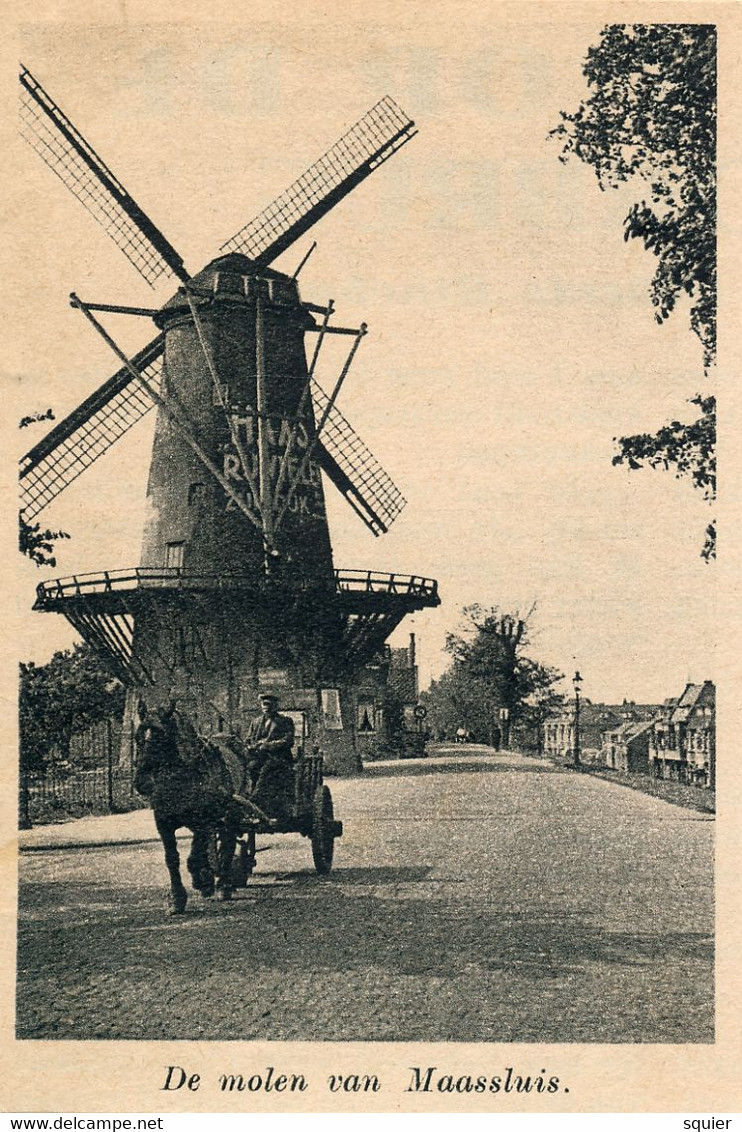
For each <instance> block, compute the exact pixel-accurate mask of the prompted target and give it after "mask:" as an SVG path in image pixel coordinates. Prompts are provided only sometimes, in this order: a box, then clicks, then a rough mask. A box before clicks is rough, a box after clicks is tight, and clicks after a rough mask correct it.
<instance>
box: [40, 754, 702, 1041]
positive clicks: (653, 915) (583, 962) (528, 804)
mask: <svg viewBox="0 0 742 1132" xmlns="http://www.w3.org/2000/svg"><path fill="white" fill-rule="evenodd" d="M331 786H332V791H333V795H334V797H335V802H336V811H338V816H339V817H341V818H342V819H343V821H344V822H345V835H344V837H343V838H342V840H341V841H340V842H339V843H338V845H337V848H336V857H335V867H334V869H333V872H332V874H331V875H330V876H329V877H324V878H323V877H318V876H316V875H315V874H314V872H313V869H312V862H311V852H310V848H309V844H308V842H307V841H305V840H304V839H302V838H301V837H300V836H298V835H283V836H274V837H272V838H271V837H267V838H264V839H263V840H262V844H263V845H264V846H267V848H266V849H265V851H264V852H262V853H261V854H260V855H259V858H258V862H259V870H258V872H257V873H256V874H255V876H254V877H253V878H252V880H251V881H250V885H249V888H248V889H246V890H242V891H241V892H239V893H238V894H237V896H236V898H235V900H234V901H233V902H232V904H220V903H217V902H216V901H209V902H206V901H203V900H201V898H200V897H198V896H197V895H196V894H193V895H192V897H191V900H190V903H189V907H188V912H187V914H186V916H185V917H182V918H172V917H169V916H168V915H167V914H166V911H165V902H164V896H165V891H166V887H167V885H166V880H167V874H166V872H165V867H164V862H163V859H162V851H161V847H160V845H159V843H156V842H155V841H154V840H148V839H151V838H152V835H153V824H152V817H151V814H149V812H147V811H140V812H137V813H134V814H126V815H121V816H118V817H108V818H95V819H86V820H84V821H80V822H75V823H69V824H68V825H65V826H61V827H59V826H57V827H46V828H43V829H37V830H32V831H29V832H28V833H27V834H24V835H23V836H22V840H23V844H24V845H25V849H26V851H24V852H23V853H22V855H21V862H20V864H21V888H20V910H19V950H18V956H19V958H18V1036H19V1037H22V1038H46V1039H48V1038H67V1039H70V1038H72V1039H83V1038H108V1039H110V1038H131V1039H179V1038H180V1039H198V1038H201V1039H227V1040H228V1039H243V1040H247V1039H252V1040H257V1039H266V1038H267V1039H273V1040H284V1041H302V1040H304V1041H308V1040H355V1041H364V1040H366V1041H447V1040H450V1041H459V1042H462V1041H488V1042H510V1041H513V1042H711V1041H713V939H712V931H713V888H712V850H713V828H714V826H713V819H712V818H710V817H709V816H707V815H704V814H699V813H696V812H694V811H691V810H686V809H681V808H679V807H675V806H672V805H670V804H668V803H666V802H663V801H660V800H659V799H656V798H651V797H648V796H646V795H643V794H640V793H636V792H634V791H631V790H628V789H625V788H623V787H621V786H618V785H615V784H613V783H610V782H606V781H604V780H602V779H597V778H593V777H590V776H589V775H587V774H578V773H575V772H574V771H569V770H563V769H561V770H560V769H558V768H555V767H553V766H552V765H551V764H549V763H547V762H544V761H541V760H536V759H531V758H526V757H522V756H519V755H517V754H511V753H505V754H495V753H494V752H492V751H491V750H490V749H488V748H481V747H477V748H467V749H466V751H465V752H464V751H462V750H461V749H460V748H448V749H447V750H446V749H444V750H443V752H442V753H441V754H439V755H438V756H437V757H435V758H430V759H427V760H411V761H409V762H401V763H399V762H395V763H380V764H375V765H373V766H371V767H370V768H368V769H367V771H366V773H365V774H364V776H363V777H359V778H357V779H352V780H338V779H333V780H331ZM65 843H67V845H68V846H69V844H70V843H77V844H78V847H76V848H71V847H64V845H65ZM181 849H182V850H187V843H185V842H182V843H181ZM185 855H186V854H185V852H183V851H182V852H181V856H182V857H185Z"/></svg>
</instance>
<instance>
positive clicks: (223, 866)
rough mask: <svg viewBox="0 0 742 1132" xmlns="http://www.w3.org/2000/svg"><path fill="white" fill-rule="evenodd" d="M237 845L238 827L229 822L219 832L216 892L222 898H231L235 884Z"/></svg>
mask: <svg viewBox="0 0 742 1132" xmlns="http://www.w3.org/2000/svg"><path fill="white" fill-rule="evenodd" d="M236 845H237V829H236V827H235V826H233V825H230V824H229V823H228V822H225V824H224V825H223V826H222V827H221V830H220V832H219V854H218V865H217V876H218V879H217V886H216V894H217V897H218V898H219V899H220V900H231V899H232V892H233V890H234V886H233V884H232V861H233V859H234V851H235V846H236Z"/></svg>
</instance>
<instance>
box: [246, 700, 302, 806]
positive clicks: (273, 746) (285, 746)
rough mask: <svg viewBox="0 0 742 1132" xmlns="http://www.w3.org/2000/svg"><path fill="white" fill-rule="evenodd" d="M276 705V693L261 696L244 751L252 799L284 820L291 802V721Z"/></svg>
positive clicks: (292, 771)
mask: <svg viewBox="0 0 742 1132" xmlns="http://www.w3.org/2000/svg"><path fill="white" fill-rule="evenodd" d="M278 705H279V701H278V696H275V695H273V693H272V692H266V693H265V694H264V695H262V696H261V697H260V709H261V713H262V714H261V715H259V716H256V717H255V719H253V720H252V721H251V723H250V726H249V728H248V732H247V736H246V739H245V748H246V750H245V754H246V758H247V768H248V772H249V774H250V779H251V781H252V790H251V793H250V798H251V801H253V802H254V803H255V805H256V806H259V807H260V809H261V810H263V811H264V812H265V813H266V814H269V815H270V816H271V817H272V818H277V819H278V820H279V821H285V820H286V819H287V818H289V817H290V815H291V812H292V809H293V805H294V764H293V758H292V754H291V748H292V747H293V745H294V721H293V720H292V719H290V718H289V717H288V716H287V715H280V714H279V711H278Z"/></svg>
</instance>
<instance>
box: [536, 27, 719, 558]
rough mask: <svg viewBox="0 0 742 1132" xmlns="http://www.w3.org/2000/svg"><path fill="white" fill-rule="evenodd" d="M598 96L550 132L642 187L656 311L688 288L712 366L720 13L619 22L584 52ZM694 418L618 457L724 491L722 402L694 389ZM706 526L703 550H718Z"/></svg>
mask: <svg viewBox="0 0 742 1132" xmlns="http://www.w3.org/2000/svg"><path fill="white" fill-rule="evenodd" d="M583 74H584V75H585V78H586V79H587V83H588V87H589V88H590V95H589V97H588V98H586V99H585V101H584V102H583V103H582V104H581V105H580V107H579V108H578V110H577V111H576V112H575V113H574V114H567V113H564V112H563V113H562V115H561V117H562V121H561V123H560V125H559V126H557V128H556V129H555V130H554V131H552V132H553V133H554V134H556V135H557V136H558V137H559V138H560V139H561V142H562V153H561V157H560V159H561V160H562V161H567V160H568V159H569V158H570V157H571V156H575V157H578V158H579V159H580V160H581V161H584V162H586V164H588V165H591V166H592V167H593V169H594V170H595V174H596V176H597V179H598V184H599V186H600V188H601V189H602V190H604V189H606V188H617V187H618V186H619V185H621V184H623V183H625V182H628V181H632V182H636V183H637V185H641V183H642V182H643V183H644V185H645V189H644V193H643V194H642V197H641V199H640V200H638V201H637V202H636V203H634V204H633V205H632V207H631V208H630V210H629V212H628V214H627V216H626V219H625V221H624V238H625V239H627V240H628V239H639V240H641V241H642V243H643V244H644V247H645V248H646V249H647V250H648V251H651V252H652V254H653V255H654V256H655V257H656V258H657V268H656V271H655V274H654V278H653V279H652V283H651V287H650V296H651V300H652V303H653V305H654V309H655V317H656V319H657V322H659V323H661V322H664V321H665V319H667V318H668V317H669V315H670V314H671V313H672V311H673V310H674V309H675V306H676V304H677V302H678V299H679V298H680V297H681V296H682V295H683V294H685V295H687V296H688V297H689V299H690V324H691V327H692V329H693V331H694V332H695V334H696V335H697V336H698V338H699V340H700V342H701V345H702V347H703V365H704V370H705V372H706V374H708V372H709V370H710V369H711V367H712V366H713V364H714V361H715V358H716V28H715V27H714V26H713V25H712V24H614V25H611V26H608V27H606V28H604V29H603V32H602V33H601V38H600V42H599V43H598V44H597V46H595V47H591V48H590V50H589V51H588V55H587V59H586V61H585V64H584V67H583ZM689 404H692V405H695V406H696V407H697V408H698V409H700V413H699V415H698V416H697V418H696V419H695V420H694V421H692V422H691V423H684V422H680V421H673V422H672V423H671V424H668V425H665V426H664V427H662V428H660V429H659V430H658V431H657V432H656V433H640V434H637V435H635V436H624V437H620V438H618V439H617V444H618V452H617V454H616V455H615V456H614V458H613V463H614V464H626V465H627V466H628V467H629V468H630V469H636V468H640V467H642V466H644V465H648V466H650V467H659V468H665V469H670V468H672V470H673V471H674V473H675V476H676V477H678V478H683V477H688V478H690V480H691V482H692V484H693V485H694V486H695V487H696V488H698V489H699V490H700V491H701V492H702V493H703V496H704V498H705V499H706V500H708V501H709V502H711V501H712V500H713V499H714V498H715V493H716V462H715V443H716V402H715V399H714V397H712V396H708V395H706V396H702V395H701V394H697V395H696V396H694V397H691V398H689ZM715 550H716V529H715V525H714V524H713V523H711V524H710V525H709V527H708V528H707V532H706V542H705V545H704V548H703V551H702V553H703V555H704V557H705V558H712V557H714V556H715Z"/></svg>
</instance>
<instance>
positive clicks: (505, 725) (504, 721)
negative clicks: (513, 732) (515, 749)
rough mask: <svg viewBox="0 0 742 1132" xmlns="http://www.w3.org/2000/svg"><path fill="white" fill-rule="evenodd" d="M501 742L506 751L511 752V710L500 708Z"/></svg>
mask: <svg viewBox="0 0 742 1132" xmlns="http://www.w3.org/2000/svg"><path fill="white" fill-rule="evenodd" d="M500 724H501V727H500V742H501V743H502V746H503V749H504V750H505V751H509V750H510V708H506V707H501V708H500Z"/></svg>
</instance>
